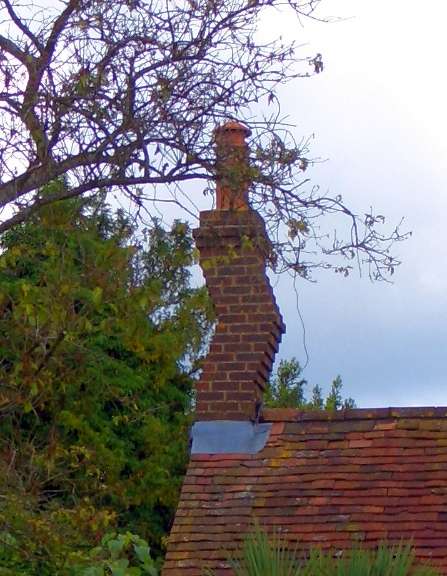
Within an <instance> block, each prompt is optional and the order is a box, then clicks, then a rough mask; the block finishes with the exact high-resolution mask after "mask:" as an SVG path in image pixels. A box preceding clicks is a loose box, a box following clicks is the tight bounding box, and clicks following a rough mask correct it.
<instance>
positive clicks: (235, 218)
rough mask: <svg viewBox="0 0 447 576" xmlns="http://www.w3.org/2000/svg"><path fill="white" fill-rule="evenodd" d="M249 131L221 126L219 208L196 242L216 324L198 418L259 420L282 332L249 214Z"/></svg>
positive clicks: (257, 224) (206, 218) (256, 223)
mask: <svg viewBox="0 0 447 576" xmlns="http://www.w3.org/2000/svg"><path fill="white" fill-rule="evenodd" d="M249 134H250V131H249V130H248V128H246V127H245V126H243V125H242V124H239V123H237V122H233V121H231V122H227V123H226V124H224V125H223V126H220V127H219V128H217V130H216V132H215V138H216V154H217V158H216V172H217V189H216V196H217V199H216V204H217V208H216V210H208V211H205V212H201V214H200V227H199V228H197V229H196V230H194V238H195V240H196V244H197V248H198V249H199V252H200V264H201V267H202V269H203V273H204V275H205V279H206V284H207V287H208V290H209V293H210V296H211V299H212V301H213V303H214V308H215V311H216V316H217V326H216V331H215V334H214V337H213V339H212V341H211V345H210V350H209V353H208V356H207V357H206V359H205V361H204V366H203V372H202V375H201V378H200V381H199V382H198V384H197V407H196V420H198V421H203V420H245V421H247V420H254V419H255V418H256V417H257V413H258V411H259V407H260V406H261V404H262V397H263V392H264V391H265V389H266V386H267V381H268V378H269V376H270V373H271V369H272V365H273V360H274V357H275V353H276V352H277V350H278V345H279V342H280V340H281V336H282V334H283V333H284V331H285V326H284V323H283V320H282V317H281V314H280V312H279V309H278V306H277V304H276V301H275V297H274V295H273V291H272V287H271V285H270V282H269V279H268V278H267V276H266V271H265V268H266V260H267V258H268V256H269V254H270V252H271V245H270V241H269V239H268V236H267V232H266V229H265V224H264V221H263V220H262V218H261V217H260V216H259V214H258V213H257V212H255V211H254V210H253V209H252V208H250V205H249V202H248V189H249V186H250V167H249V163H248V147H247V144H246V141H245V139H246V137H247V136H248V135H249Z"/></svg>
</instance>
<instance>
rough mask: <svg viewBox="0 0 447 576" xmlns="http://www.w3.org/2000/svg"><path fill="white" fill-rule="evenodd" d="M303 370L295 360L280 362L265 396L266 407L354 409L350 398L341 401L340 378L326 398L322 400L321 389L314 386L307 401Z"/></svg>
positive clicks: (353, 403)
mask: <svg viewBox="0 0 447 576" xmlns="http://www.w3.org/2000/svg"><path fill="white" fill-rule="evenodd" d="M302 371H303V369H302V368H301V366H300V363H299V362H298V360H297V359H296V358H292V359H291V360H281V362H280V363H279V366H278V370H277V372H276V375H275V377H274V378H273V379H272V380H271V381H270V386H269V388H268V390H267V393H266V395H265V403H266V406H269V407H271V408H301V409H303V410H341V409H343V408H355V402H354V400H353V399H352V398H345V399H343V397H342V395H341V390H342V387H343V384H342V381H341V378H340V376H337V377H336V378H335V379H334V380H333V382H332V385H331V389H330V391H329V394H328V396H327V397H326V398H325V399H324V398H323V394H322V389H321V387H320V386H318V385H315V386H314V387H313V388H312V394H311V397H310V398H309V399H307V398H306V392H305V388H306V386H307V380H306V379H305V378H303V377H302Z"/></svg>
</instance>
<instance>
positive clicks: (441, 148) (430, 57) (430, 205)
mask: <svg viewBox="0 0 447 576" xmlns="http://www.w3.org/2000/svg"><path fill="white" fill-rule="evenodd" d="M321 8H322V10H321V13H322V14H323V15H326V16H339V17H344V18H345V19H344V20H343V21H342V22H337V23H333V24H320V23H309V22H306V23H305V25H304V27H300V26H299V24H298V23H297V22H293V21H292V20H291V19H290V18H288V19H284V18H282V17H281V15H277V16H275V15H272V17H269V21H268V23H266V24H265V26H266V28H268V29H269V30H270V31H277V30H280V31H281V33H282V34H284V35H285V36H286V37H287V38H290V37H295V38H296V40H297V41H298V42H299V43H303V41H306V42H308V46H307V49H309V48H310V51H311V52H312V51H313V52H321V53H322V54H323V58H324V63H325V70H324V74H321V75H319V76H317V77H314V78H312V79H310V80H298V81H296V82H295V83H294V84H293V86H292V85H290V86H288V87H287V88H285V89H284V91H283V93H282V97H283V99H282V100H283V110H284V111H285V112H287V113H289V114H290V116H291V118H292V119H293V120H294V121H295V122H296V123H297V128H296V134H297V136H301V135H308V134H314V135H315V138H314V141H313V144H312V152H313V154H314V155H315V156H320V157H322V158H326V159H327V162H324V163H322V164H319V165H317V166H316V167H315V168H313V170H312V174H311V176H312V179H313V181H314V182H315V183H317V184H319V185H320V186H321V187H322V188H323V189H324V190H325V189H328V190H329V191H330V192H331V193H332V194H333V195H336V194H342V195H343V198H344V200H345V201H346V202H347V203H348V204H349V205H352V206H355V207H356V208H358V209H361V208H363V209H364V210H365V211H367V210H368V208H369V206H371V205H372V206H373V207H374V208H375V210H376V211H377V212H379V213H382V214H385V215H386V216H387V219H388V222H389V223H390V224H391V223H393V222H398V221H399V219H400V218H401V217H402V216H404V217H405V227H406V228H407V229H410V230H412V231H413V236H412V238H411V239H410V240H409V241H407V242H406V243H405V244H401V245H399V246H398V247H397V250H398V254H399V255H400V256H401V258H402V260H403V264H402V266H401V267H400V268H399V269H398V270H397V273H396V276H395V280H394V284H393V285H385V284H372V283H371V282H370V281H369V280H368V278H367V277H364V278H362V279H359V278H358V277H352V278H349V279H343V278H340V277H338V276H335V275H332V274H331V273H329V274H328V273H324V274H323V273H322V274H321V275H320V276H318V283H317V284H309V283H306V282H304V281H301V282H299V284H298V288H299V297H300V308H301V312H302V315H303V318H304V322H305V327H306V339H307V348H308V350H309V356H310V358H309V363H308V366H307V368H306V370H305V375H306V377H307V378H308V379H309V381H310V382H311V383H312V384H314V383H319V384H321V385H327V384H328V383H329V382H330V380H331V379H332V378H333V377H334V376H335V375H337V374H341V376H342V378H343V382H344V391H345V394H347V395H351V396H353V397H354V398H355V399H356V401H357V403H358V405H359V406H361V407H373V406H391V405H394V406H396V405H400V406H405V405H407V406H413V405H447V386H446V375H445V365H446V359H447V354H446V342H447V271H446V267H445V263H446V257H445V255H446V248H445V246H446V240H447V239H446V237H445V220H446V215H447V194H446V188H447V187H446V184H447V175H446V170H445V165H446V161H445V160H446V153H447V143H446V133H447V130H446V128H447V126H446V114H445V107H446V105H447V104H446V103H447V81H446V80H445V74H444V55H445V54H446V53H447V50H446V48H447V46H446V44H447V40H446V38H447V36H446V34H445V22H446V17H447V3H445V2H443V1H442V0H426V1H425V2H424V3H420V2H416V1H415V0H375V1H374V2H373V1H370V0H326V1H325V2H323V3H322V5H321ZM306 52H307V50H306ZM276 293H277V295H278V300H279V303H280V306H281V309H282V311H283V315H284V317H285V320H286V324H287V335H286V336H285V338H284V340H283V344H282V347H281V356H283V357H290V356H292V355H296V356H297V357H298V358H299V359H300V361H302V362H304V360H305V355H304V350H303V345H302V337H303V332H302V328H301V326H300V323H299V319H298V316H297V313H296V303H295V295H294V293H293V291H292V286H291V284H290V282H289V281H288V280H287V279H282V280H281V281H280V284H279V286H278V287H277V289H276Z"/></svg>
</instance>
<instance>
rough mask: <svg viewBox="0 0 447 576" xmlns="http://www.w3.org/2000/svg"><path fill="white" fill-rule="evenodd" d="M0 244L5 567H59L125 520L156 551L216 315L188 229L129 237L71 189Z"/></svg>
mask: <svg viewBox="0 0 447 576" xmlns="http://www.w3.org/2000/svg"><path fill="white" fill-rule="evenodd" d="M57 185H59V186H62V184H60V183H59V184H57ZM0 246H1V249H0V414H1V419H0V485H1V493H2V499H1V501H0V544H1V545H2V546H0V565H1V562H2V561H4V563H6V562H7V558H10V556H8V554H10V553H11V551H13V552H14V554H13V556H12V560H11V558H10V560H11V562H13V565H15V566H16V569H17V571H14V572H13V573H14V574H16V573H21V572H20V571H19V570H18V567H19V566H20V567H22V566H23V570H22V573H23V574H37V573H39V574H42V575H46V574H51V575H54V574H65V572H64V569H65V568H64V567H65V566H68V565H69V564H70V562H71V560H72V559H73V561H74V560H76V558H77V555H78V553H80V552H82V550H83V549H84V548H85V549H88V548H89V547H90V548H91V546H92V544H93V543H94V542H97V541H99V540H100V539H101V536H102V535H103V534H104V533H105V532H106V531H107V530H110V529H115V528H118V529H119V528H121V529H122V528H123V527H125V528H126V530H131V531H132V532H135V533H138V534H139V535H140V536H141V537H144V538H146V539H148V541H149V542H150V544H151V546H152V547H153V549H154V550H155V553H157V551H158V553H159V551H160V546H161V539H162V537H163V536H164V535H165V533H166V530H167V528H168V526H169V523H170V519H171V517H172V515H173V512H174V508H175V505H176V502H177V496H178V491H179V488H180V485H181V481H182V477H183V473H184V470H185V467H186V464H187V459H188V441H187V429H188V427H189V417H188V412H189V410H190V402H191V387H192V378H191V376H192V375H193V374H194V371H195V370H196V369H197V366H198V360H199V359H200V357H201V355H202V352H203V344H204V339H205V338H206V335H207V334H208V332H209V329H210V326H211V322H212V316H211V314H210V306H209V301H208V299H207V296H206V293H205V292H204V290H203V289H202V288H198V289H193V288H191V287H190V285H189V283H190V282H189V281H190V278H189V271H188V266H189V265H190V264H191V263H192V262H193V246H192V239H191V236H190V234H189V232H188V229H187V227H186V226H185V225H183V224H181V223H179V222H177V223H175V224H174V226H173V228H172V230H170V231H169V232H166V231H164V230H163V229H161V228H160V227H159V226H157V225H155V228H154V230H152V231H151V232H150V233H149V232H148V233H147V234H146V236H144V237H141V236H135V235H134V230H133V229H132V227H131V226H130V225H129V222H128V220H127V219H126V218H124V217H123V215H122V214H120V213H118V214H116V215H112V214H111V213H110V211H108V210H107V209H106V207H104V205H103V204H101V203H98V201H97V202H96V203H91V202H89V203H85V202H84V203H83V202H81V201H80V200H79V199H75V200H69V201H65V202H63V203H58V204H53V205H49V206H47V207H46V208H44V209H42V210H41V211H39V212H38V213H36V214H35V215H34V216H33V217H32V219H31V220H30V221H28V222H27V223H26V224H23V225H21V226H18V227H16V228H14V229H12V230H10V231H8V232H7V233H4V234H3V235H2V236H1V237H0ZM161 271H163V276H162V277H160V276H158V275H156V274H159V273H160V272H161ZM5 554H6V556H5ZM2 555H3V560H2ZM5 558H6V560H5ZM78 559H79V558H78Z"/></svg>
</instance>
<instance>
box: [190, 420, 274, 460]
mask: <svg viewBox="0 0 447 576" xmlns="http://www.w3.org/2000/svg"><path fill="white" fill-rule="evenodd" d="M271 427H272V425H271V424H254V423H253V422H248V421H244V422H240V421H233V420H213V421H206V422H196V423H195V424H194V425H193V427H192V430H191V437H192V446H191V453H192V454H256V453H257V452H259V451H260V450H262V449H263V448H264V446H265V445H266V443H267V440H268V438H269V435H270V429H271Z"/></svg>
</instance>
